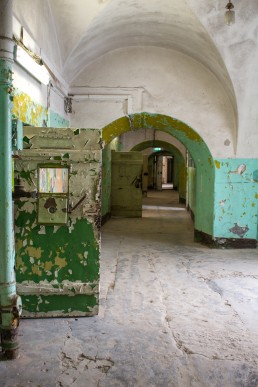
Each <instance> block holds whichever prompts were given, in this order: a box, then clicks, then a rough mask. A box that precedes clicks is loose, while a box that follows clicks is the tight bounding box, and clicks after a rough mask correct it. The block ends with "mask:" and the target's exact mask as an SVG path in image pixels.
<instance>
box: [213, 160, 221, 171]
mask: <svg viewBox="0 0 258 387" xmlns="http://www.w3.org/2000/svg"><path fill="white" fill-rule="evenodd" d="M214 164H215V167H216V168H217V169H220V161H218V160H214Z"/></svg>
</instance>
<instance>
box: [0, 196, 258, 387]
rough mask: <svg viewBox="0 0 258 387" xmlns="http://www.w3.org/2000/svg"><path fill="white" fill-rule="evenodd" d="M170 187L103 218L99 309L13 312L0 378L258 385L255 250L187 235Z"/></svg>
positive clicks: (9, 386) (13, 385)
mask: <svg viewBox="0 0 258 387" xmlns="http://www.w3.org/2000/svg"><path fill="white" fill-rule="evenodd" d="M175 195H176V194H175V193H174V192H172V191H168V190H167V191H162V192H160V193H157V192H156V193H155V192H153V193H151V194H150V195H149V196H148V198H145V203H144V204H145V205H144V210H143V218H142V219H122V218H113V219H111V220H110V221H109V222H108V223H106V225H105V226H104V227H103V230H102V258H101V287H100V313H99V316H96V317H91V318H69V319H67V318H66V319H36V320H23V321H22V322H21V327H20V331H19V340H20V344H21V350H20V357H19V359H17V360H15V361H11V362H10V361H9V362H0V386H1V387H25V386H26V387H27V386H33V387H70V386H74V387H95V386H96V387H111V386H112V387H113V386H114V387H120V386H121V387H131V386H132V387H135V386H137V387H145V386H148V387H152V386H153V387H156V386H160V387H170V386H171V387H188V386H189V387H190V386H191V387H256V386H258V356H257V355H258V252H257V250H255V249H254V250H251V249H250V250H249V249H247V250H213V249H209V248H207V247H204V246H202V245H200V244H197V243H194V242H193V225H192V221H191V220H190V218H189V214H188V213H187V212H186V211H185V209H184V208H183V206H178V205H177V204H176V203H177V198H176V197H175Z"/></svg>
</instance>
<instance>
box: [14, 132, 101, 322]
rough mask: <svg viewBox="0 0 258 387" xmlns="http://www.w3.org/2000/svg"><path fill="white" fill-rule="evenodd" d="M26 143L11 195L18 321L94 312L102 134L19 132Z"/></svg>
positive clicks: (96, 281) (97, 269) (16, 160)
mask: <svg viewBox="0 0 258 387" xmlns="http://www.w3.org/2000/svg"><path fill="white" fill-rule="evenodd" d="M24 139H25V143H26V149H23V150H22V151H18V152H17V154H16V155H15V156H16V158H15V181H16V185H17V182H19V187H18V188H19V189H18V190H17V187H16V193H14V196H15V197H16V198H15V201H14V203H15V205H14V212H15V241H16V277H17V292H18V294H19V295H21V297H22V302H23V316H24V317H55V316H90V315H94V314H97V313H98V300H99V255H100V231H99V225H100V175H101V146H100V132H99V131H98V130H91V129H71V128H67V129H63V128H62V129H57V128H32V127H27V128H26V127H25V128H24ZM18 178H19V180H18ZM21 185H23V186H24V190H25V191H26V192H25V193H23V192H22V189H21V188H22V187H21Z"/></svg>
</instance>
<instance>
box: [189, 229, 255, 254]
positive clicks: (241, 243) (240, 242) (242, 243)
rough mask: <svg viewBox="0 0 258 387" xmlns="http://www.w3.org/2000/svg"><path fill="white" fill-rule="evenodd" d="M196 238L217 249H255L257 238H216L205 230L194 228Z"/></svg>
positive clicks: (197, 240)
mask: <svg viewBox="0 0 258 387" xmlns="http://www.w3.org/2000/svg"><path fill="white" fill-rule="evenodd" d="M194 240H195V241H196V242H200V243H202V244H205V245H206V246H209V247H212V248H215V249H255V248H257V240H256V239H247V238H216V237H215V238H214V237H212V236H211V235H209V234H206V233H205V232H203V231H199V230H196V229H195V230H194Z"/></svg>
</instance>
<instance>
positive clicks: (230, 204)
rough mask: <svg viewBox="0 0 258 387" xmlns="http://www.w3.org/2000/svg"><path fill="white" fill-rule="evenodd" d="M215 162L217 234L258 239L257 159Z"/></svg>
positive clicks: (215, 225) (215, 232)
mask: <svg viewBox="0 0 258 387" xmlns="http://www.w3.org/2000/svg"><path fill="white" fill-rule="evenodd" d="M214 163H215V167H216V168H215V216H214V236H215V237H224V238H250V239H257V212H258V200H257V199H258V159H217V160H215V161H214Z"/></svg>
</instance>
